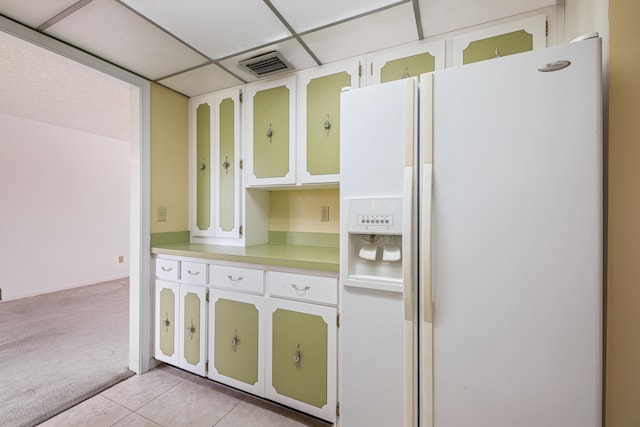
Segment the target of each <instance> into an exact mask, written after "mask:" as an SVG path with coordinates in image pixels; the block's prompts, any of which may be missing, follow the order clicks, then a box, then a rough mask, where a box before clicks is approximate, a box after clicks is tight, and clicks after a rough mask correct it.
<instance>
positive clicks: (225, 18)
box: [121, 0, 291, 59]
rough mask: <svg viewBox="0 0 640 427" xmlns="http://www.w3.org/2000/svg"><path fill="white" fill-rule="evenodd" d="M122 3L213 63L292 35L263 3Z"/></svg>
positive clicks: (256, 0) (148, 0) (149, 0)
mask: <svg viewBox="0 0 640 427" xmlns="http://www.w3.org/2000/svg"><path fill="white" fill-rule="evenodd" d="M121 1H122V2H123V3H125V4H127V5H128V6H129V7H131V8H132V9H134V10H136V11H138V12H140V13H142V14H143V15H145V16H147V17H148V18H149V19H151V20H152V21H154V22H155V23H156V24H158V25H160V26H161V27H163V28H165V29H166V30H167V31H169V32H170V33H172V34H173V35H175V36H176V37H178V38H179V39H181V40H183V41H185V42H186V43H188V44H189V45H191V46H193V47H194V48H196V49H198V50H199V51H200V52H202V53H204V54H205V55H207V56H209V57H210V58H212V59H219V58H223V57H226V56H229V55H233V54H234V53H237V52H242V51H245V50H248V49H251V48H254V47H256V46H262V45H265V44H268V43H271V42H274V41H277V40H282V39H284V38H286V37H289V36H290V35H291V34H290V33H289V32H288V31H287V29H286V27H285V26H284V25H283V24H282V23H281V22H280V20H279V19H278V18H277V17H276V16H275V15H274V14H273V13H272V12H271V10H270V9H269V8H268V7H267V5H266V4H265V3H264V1H263V0H243V1H191V2H188V3H187V4H185V3H184V2H180V1H173V2H169V1H162V2H159V1H157V0H121Z"/></svg>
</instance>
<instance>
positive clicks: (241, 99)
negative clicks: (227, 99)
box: [238, 90, 244, 104]
mask: <svg viewBox="0 0 640 427" xmlns="http://www.w3.org/2000/svg"><path fill="white" fill-rule="evenodd" d="M238 98H240V103H241V104H242V101H243V99H244V97H243V96H242V90H240V95H239V96H238Z"/></svg>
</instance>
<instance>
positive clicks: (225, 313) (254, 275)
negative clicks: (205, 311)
mask: <svg viewBox="0 0 640 427" xmlns="http://www.w3.org/2000/svg"><path fill="white" fill-rule="evenodd" d="M210 273H211V274H210V279H211V280H210V285H211V291H210V295H209V319H210V320H209V373H208V376H209V378H211V379H213V380H216V381H219V382H221V383H224V384H228V385H230V386H232V387H235V388H238V389H240V390H243V391H246V392H249V393H252V394H254V395H256V396H260V397H264V377H265V376H264V359H265V356H264V352H265V333H266V328H265V320H264V315H265V310H264V304H265V299H264V271H263V270H258V269H249V268H239V267H230V266H224V265H211V266H210Z"/></svg>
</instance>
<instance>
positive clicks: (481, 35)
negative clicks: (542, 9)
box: [452, 15, 546, 66]
mask: <svg viewBox="0 0 640 427" xmlns="http://www.w3.org/2000/svg"><path fill="white" fill-rule="evenodd" d="M545 46H546V17H545V15H537V16H533V17H530V18H526V19H521V20H518V21H513V22H508V23H505V24H502V25H498V26H494V27H489V28H486V29H483V30H478V31H474V32H471V33H466V34H461V35H459V36H457V37H454V38H453V56H452V61H453V65H454V66H457V65H464V64H471V63H473V62H478V61H484V60H487V59H493V58H499V57H501V56H507V55H513V54H514V53H520V52H526V51H530V50H533V49H540V48H543V47H545Z"/></svg>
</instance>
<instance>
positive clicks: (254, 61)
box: [238, 50, 293, 77]
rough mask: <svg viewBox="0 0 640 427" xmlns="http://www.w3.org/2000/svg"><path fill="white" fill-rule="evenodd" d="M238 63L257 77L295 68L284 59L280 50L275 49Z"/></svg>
mask: <svg viewBox="0 0 640 427" xmlns="http://www.w3.org/2000/svg"><path fill="white" fill-rule="evenodd" d="M238 65H239V66H240V68H242V69H243V70H245V71H248V72H250V73H251V74H253V75H254V76H257V77H264V76H270V75H272V74H276V73H282V72H283V71H289V70H293V66H292V65H291V64H289V63H288V62H287V61H286V60H285V59H284V57H283V56H282V54H281V53H280V52H277V51H275V50H274V51H273V52H267V53H264V54H262V55H258V56H254V57H253V58H249V59H245V60H243V61H240V62H239V63H238Z"/></svg>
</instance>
